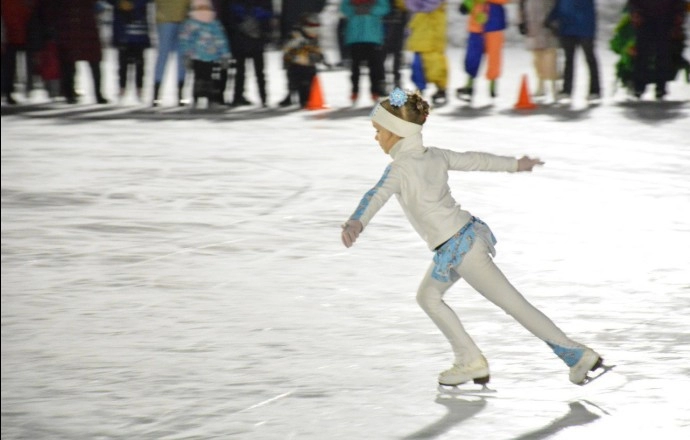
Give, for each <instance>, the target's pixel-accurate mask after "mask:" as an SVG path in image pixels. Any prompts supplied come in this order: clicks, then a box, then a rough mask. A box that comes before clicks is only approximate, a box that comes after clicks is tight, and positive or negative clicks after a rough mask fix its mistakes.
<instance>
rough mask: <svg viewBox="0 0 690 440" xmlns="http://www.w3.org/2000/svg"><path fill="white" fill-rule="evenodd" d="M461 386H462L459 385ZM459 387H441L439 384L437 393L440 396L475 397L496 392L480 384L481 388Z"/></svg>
mask: <svg viewBox="0 0 690 440" xmlns="http://www.w3.org/2000/svg"><path fill="white" fill-rule="evenodd" d="M460 385H462V384H460ZM460 385H443V384H439V385H438V392H439V393H441V394H448V395H451V396H463V395H465V396H473V395H474V396H477V395H486V394H494V393H495V392H496V390H492V389H491V388H489V387H488V386H486V384H482V387H481V388H476V387H473V388H469V387H462V388H461V387H460Z"/></svg>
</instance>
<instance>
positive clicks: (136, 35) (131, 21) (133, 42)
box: [108, 0, 152, 101]
mask: <svg viewBox="0 0 690 440" xmlns="http://www.w3.org/2000/svg"><path fill="white" fill-rule="evenodd" d="M151 1H152V0H108V3H110V4H111V5H112V6H113V46H114V47H115V48H117V55H118V56H117V61H118V70H117V73H118V79H119V84H120V93H119V97H120V99H122V98H123V97H124V95H125V91H126V89H127V73H128V68H129V66H130V65H132V64H133V65H134V84H135V85H136V88H137V91H136V93H137V98H138V99H139V100H140V101H141V98H142V91H143V88H144V50H145V49H147V48H149V47H151V39H150V38H149V23H148V18H147V16H148V5H149V3H151Z"/></svg>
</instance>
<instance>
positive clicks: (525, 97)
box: [514, 75, 537, 110]
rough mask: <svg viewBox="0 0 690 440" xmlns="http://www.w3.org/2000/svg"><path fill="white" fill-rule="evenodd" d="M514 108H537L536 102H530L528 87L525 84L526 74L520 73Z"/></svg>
mask: <svg viewBox="0 0 690 440" xmlns="http://www.w3.org/2000/svg"><path fill="white" fill-rule="evenodd" d="M514 108H515V110H533V109H535V108H537V104H535V103H534V102H532V98H531V97H530V94H529V87H528V85H527V75H522V85H521V86H520V97H519V98H518V101H517V102H516V103H515V107H514Z"/></svg>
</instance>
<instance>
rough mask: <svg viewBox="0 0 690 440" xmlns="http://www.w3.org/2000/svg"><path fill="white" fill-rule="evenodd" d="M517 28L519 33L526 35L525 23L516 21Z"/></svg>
mask: <svg viewBox="0 0 690 440" xmlns="http://www.w3.org/2000/svg"><path fill="white" fill-rule="evenodd" d="M518 30H519V31H520V35H527V23H525V22H524V21H523V22H522V23H518Z"/></svg>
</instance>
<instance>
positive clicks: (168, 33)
mask: <svg viewBox="0 0 690 440" xmlns="http://www.w3.org/2000/svg"><path fill="white" fill-rule="evenodd" d="M180 27H181V23H158V24H157V25H156V29H157V31H158V56H157V57H156V67H155V71H154V82H153V105H154V106H157V105H160V99H159V94H160V88H161V83H162V82H163V74H164V73H165V66H166V64H167V63H168V56H169V55H170V54H171V53H175V54H176V55H177V103H178V105H184V101H183V99H182V93H183V89H184V79H185V65H184V55H183V54H182V53H180V39H179V34H180Z"/></svg>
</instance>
